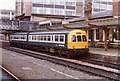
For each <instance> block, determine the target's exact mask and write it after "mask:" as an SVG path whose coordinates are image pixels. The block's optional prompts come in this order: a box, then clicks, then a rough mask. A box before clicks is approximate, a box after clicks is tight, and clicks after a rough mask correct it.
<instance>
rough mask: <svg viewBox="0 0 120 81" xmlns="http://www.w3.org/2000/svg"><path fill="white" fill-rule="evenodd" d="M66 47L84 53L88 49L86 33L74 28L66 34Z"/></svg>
mask: <svg viewBox="0 0 120 81" xmlns="http://www.w3.org/2000/svg"><path fill="white" fill-rule="evenodd" d="M68 49H72V50H76V51H80V52H82V53H86V52H88V51H89V49H88V40H87V34H86V32H85V31H83V30H74V31H71V32H69V34H68Z"/></svg>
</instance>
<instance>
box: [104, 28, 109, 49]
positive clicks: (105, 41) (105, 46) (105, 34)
mask: <svg viewBox="0 0 120 81" xmlns="http://www.w3.org/2000/svg"><path fill="white" fill-rule="evenodd" d="M107 32H108V29H107V28H105V29H104V37H105V38H104V49H105V51H107V50H108V46H107Z"/></svg>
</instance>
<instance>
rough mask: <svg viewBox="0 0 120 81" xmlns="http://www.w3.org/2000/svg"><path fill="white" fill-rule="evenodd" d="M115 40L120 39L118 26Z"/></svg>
mask: <svg viewBox="0 0 120 81" xmlns="http://www.w3.org/2000/svg"><path fill="white" fill-rule="evenodd" d="M114 38H115V40H120V28H116V29H115V32H114Z"/></svg>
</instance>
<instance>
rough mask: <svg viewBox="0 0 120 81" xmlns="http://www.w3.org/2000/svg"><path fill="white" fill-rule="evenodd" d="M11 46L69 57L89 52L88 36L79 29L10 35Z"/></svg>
mask: <svg viewBox="0 0 120 81" xmlns="http://www.w3.org/2000/svg"><path fill="white" fill-rule="evenodd" d="M10 44H11V46H16V47H22V48H27V49H34V50H43V51H47V52H52V53H54V54H59V55H65V56H67V57H75V56H79V55H82V54H87V53H88V51H89V49H88V40H87V34H86V32H85V31H83V30H79V29H75V30H51V31H31V32H19V33H13V34H11V35H10Z"/></svg>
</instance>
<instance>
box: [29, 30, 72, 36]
mask: <svg viewBox="0 0 120 81" xmlns="http://www.w3.org/2000/svg"><path fill="white" fill-rule="evenodd" d="M70 31H71V30H50V31H33V32H30V33H29V34H31V35H32V34H52V33H53V34H63V33H64V34H65V33H69V32H70Z"/></svg>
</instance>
